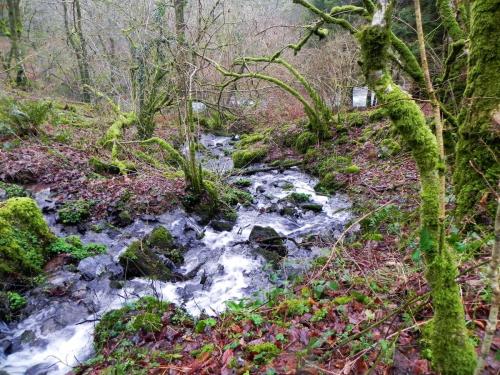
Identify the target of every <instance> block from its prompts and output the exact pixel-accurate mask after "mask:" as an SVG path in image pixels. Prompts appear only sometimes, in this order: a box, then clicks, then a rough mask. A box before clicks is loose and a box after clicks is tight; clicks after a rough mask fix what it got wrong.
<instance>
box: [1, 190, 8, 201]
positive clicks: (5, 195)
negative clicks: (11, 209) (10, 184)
mask: <svg viewBox="0 0 500 375" xmlns="http://www.w3.org/2000/svg"><path fill="white" fill-rule="evenodd" d="M6 199H7V192H6V191H5V190H4V189H0V201H4V200H6Z"/></svg>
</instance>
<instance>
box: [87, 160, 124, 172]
mask: <svg viewBox="0 0 500 375" xmlns="http://www.w3.org/2000/svg"><path fill="white" fill-rule="evenodd" d="M89 165H90V167H91V168H92V170H93V171H94V172H96V173H99V174H120V168H118V167H117V166H116V165H114V164H111V163H105V162H103V161H102V160H99V159H98V158H95V157H91V158H90V159H89Z"/></svg>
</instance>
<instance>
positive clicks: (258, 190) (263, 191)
mask: <svg viewBox="0 0 500 375" xmlns="http://www.w3.org/2000/svg"><path fill="white" fill-rule="evenodd" d="M255 191H256V192H257V193H259V194H264V193H265V192H266V188H265V187H264V186H263V185H259V186H257V188H256V189H255Z"/></svg>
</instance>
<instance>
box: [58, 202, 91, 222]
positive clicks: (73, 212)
mask: <svg viewBox="0 0 500 375" xmlns="http://www.w3.org/2000/svg"><path fill="white" fill-rule="evenodd" d="M92 205H93V203H92V202H90V201H87V200H84V199H78V200H75V201H69V202H66V203H64V205H63V206H62V207H61V208H60V209H59V210H58V211H57V214H58V218H59V221H60V222H61V223H63V224H66V225H76V224H79V223H81V222H83V221H85V220H86V219H88V218H89V217H90V209H91V208H92Z"/></svg>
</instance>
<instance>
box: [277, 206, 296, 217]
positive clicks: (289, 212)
mask: <svg viewBox="0 0 500 375" xmlns="http://www.w3.org/2000/svg"><path fill="white" fill-rule="evenodd" d="M279 212H280V215H281V216H292V217H294V216H297V215H298V211H297V209H296V208H295V207H294V206H284V207H282V208H281V209H280V211H279Z"/></svg>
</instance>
